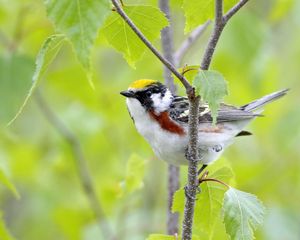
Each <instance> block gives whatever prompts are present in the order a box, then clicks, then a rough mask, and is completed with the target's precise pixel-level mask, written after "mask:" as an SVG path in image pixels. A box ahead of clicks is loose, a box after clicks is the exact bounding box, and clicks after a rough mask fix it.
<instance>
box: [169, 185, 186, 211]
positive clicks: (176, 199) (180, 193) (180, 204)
mask: <svg viewBox="0 0 300 240" xmlns="http://www.w3.org/2000/svg"><path fill="white" fill-rule="evenodd" d="M175 212H179V213H183V212H184V189H183V188H180V189H178V190H177V191H176V192H175V193H174V196H173V203H172V213H175Z"/></svg>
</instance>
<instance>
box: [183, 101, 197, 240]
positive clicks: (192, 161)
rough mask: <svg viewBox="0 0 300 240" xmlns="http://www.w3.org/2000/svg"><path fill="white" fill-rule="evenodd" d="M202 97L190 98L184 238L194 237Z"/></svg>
mask: <svg viewBox="0 0 300 240" xmlns="http://www.w3.org/2000/svg"><path fill="white" fill-rule="evenodd" d="M199 103H200V97H196V98H195V99H190V109H189V145H188V183H187V185H186V188H185V191H186V196H187V197H186V201H185V206H184V218H183V224H182V240H191V239H192V227H193V219H194V208H195V199H196V198H195V196H196V192H197V187H198V179H197V176H198V174H197V172H198V162H199V156H198V155H199V154H198V119H199Z"/></svg>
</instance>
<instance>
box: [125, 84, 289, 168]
mask: <svg viewBox="0 0 300 240" xmlns="http://www.w3.org/2000/svg"><path fill="white" fill-rule="evenodd" d="M287 91H288V89H285V90H281V91H278V92H274V93H271V94H269V95H266V96H264V97H262V98H260V99H258V100H255V101H253V102H251V103H249V104H246V105H243V106H241V107H234V106H231V105H227V104H221V105H220V109H219V111H218V116H217V123H216V124H215V125H214V124H212V116H211V112H210V109H209V106H208V104H207V103H204V102H201V104H200V107H199V135H198V138H199V157H200V160H199V163H201V164H203V166H207V165H208V164H211V163H212V162H214V161H215V160H217V159H218V158H219V157H220V155H221V154H222V153H223V152H224V149H225V148H226V147H228V146H229V145H230V144H231V143H232V142H233V140H234V138H235V137H238V136H245V135H251V133H250V132H248V131H244V130H243V129H244V127H245V126H246V125H247V124H248V123H250V122H251V120H253V119H254V118H256V117H259V116H261V112H262V110H261V107H263V106H264V105H265V104H267V103H270V102H272V101H274V100H276V99H278V98H280V97H282V96H284V95H285V94H286V93H287ZM121 94H122V95H123V96H125V97H126V103H127V107H128V111H129V114H130V116H131V118H132V119H133V121H134V124H135V126H136V128H137V130H138V132H139V133H140V134H141V135H142V136H143V137H144V138H145V139H146V140H147V141H148V142H149V144H150V145H151V147H152V149H153V150H154V153H155V154H156V156H157V157H158V158H160V159H162V160H165V161H167V162H168V163H170V164H173V165H182V164H188V160H187V159H186V157H185V154H186V150H187V146H188V119H189V101H188V99H187V97H180V96H174V95H173V94H172V93H171V92H170V90H169V89H168V88H167V87H166V86H165V85H163V84H162V83H160V82H158V81H155V80H150V79H141V80H137V81H135V82H133V83H132V84H131V85H130V86H129V88H128V90H126V91H122V92H121Z"/></svg>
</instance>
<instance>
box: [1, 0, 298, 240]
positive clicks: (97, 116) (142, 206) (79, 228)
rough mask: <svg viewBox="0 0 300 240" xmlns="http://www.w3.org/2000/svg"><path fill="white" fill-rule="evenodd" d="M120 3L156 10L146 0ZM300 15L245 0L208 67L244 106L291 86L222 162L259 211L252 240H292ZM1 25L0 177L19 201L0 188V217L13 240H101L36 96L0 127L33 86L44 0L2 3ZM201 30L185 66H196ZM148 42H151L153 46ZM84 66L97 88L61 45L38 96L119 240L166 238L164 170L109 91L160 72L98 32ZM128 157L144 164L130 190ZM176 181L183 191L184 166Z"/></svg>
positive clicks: (280, 4)
mask: <svg viewBox="0 0 300 240" xmlns="http://www.w3.org/2000/svg"><path fill="white" fill-rule="evenodd" d="M130 2H131V3H136V4H143V3H149V2H150V3H151V4H153V5H157V3H156V1H154V0H153V1H141V0H137V1H130ZM172 8H173V10H172V16H174V22H175V24H174V26H175V29H174V34H175V45H176V47H178V46H179V45H180V43H181V42H182V40H183V39H184V38H185V37H186V36H184V34H183V28H184V16H183V12H182V10H181V8H180V1H175V0H174V1H172ZM299 12H300V2H299V1H296V0H294V1H293V0H266V1H257V0H256V1H255V0H253V1H250V3H249V4H248V6H247V7H245V8H244V9H242V10H241V11H240V12H239V13H238V14H237V15H236V16H235V17H234V18H233V19H232V20H231V22H230V23H229V24H228V26H227V28H226V29H225V31H224V34H223V35H222V37H221V40H220V42H219V45H218V47H217V51H216V54H215V57H214V59H213V63H212V66H211V68H212V69H215V70H218V71H220V72H221V73H222V74H223V75H224V76H225V78H226V79H227V81H228V82H229V90H230V94H229V96H228V97H226V99H225V101H226V102H227V103H231V104H236V105H242V104H245V103H247V102H248V101H250V100H253V99H255V98H258V97H260V96H262V95H264V94H267V93H270V92H272V91H276V90H279V89H283V88H287V87H288V88H290V89H291V91H290V92H289V94H288V95H287V96H286V97H285V98H283V99H281V100H280V101H278V102H276V103H273V104H271V105H268V106H267V108H266V110H265V112H264V114H265V115H266V117H263V118H259V119H256V120H255V121H254V122H253V123H252V124H251V125H250V126H249V127H248V128H247V130H250V131H251V132H253V133H254V135H253V136H251V137H241V138H238V139H236V143H235V144H234V145H232V146H231V147H230V148H229V149H228V150H227V151H226V153H225V154H224V156H223V158H224V159H227V161H229V162H230V163H231V166H232V169H233V171H234V173H235V178H236V180H235V182H236V187H237V188H239V189H241V190H243V191H248V192H251V193H253V194H256V195H257V196H258V197H259V198H260V199H261V200H262V201H263V202H264V204H265V205H266V207H267V216H266V220H265V223H264V225H263V227H262V228H260V229H259V231H258V233H257V239H271V240H277V239H278V240H282V239H285V240H294V239H295V240H296V239H300V228H299V226H300V159H299V156H300V143H299V141H300V111H299V104H300V84H299V75H300V31H299V29H300V15H299ZM0 26H1V27H0V123H1V130H0V170H1V172H3V174H4V175H6V176H7V177H8V179H9V180H10V181H11V182H12V183H13V184H14V185H15V186H16V189H17V191H18V193H19V194H20V198H17V197H15V196H14V195H13V194H12V193H11V191H10V190H9V189H7V188H6V187H5V186H3V184H0V209H1V212H2V218H3V219H4V221H5V223H6V226H7V228H8V229H9V231H10V232H11V234H12V235H13V236H14V237H15V238H16V239H22V240H23V239H24V240H35V239H43V240H48V239H49V240H50V239H51V240H53V239H56V240H58V239H72V240H73V239H74V240H76V239H84V240H94V239H102V238H101V237H102V235H101V233H100V232H99V229H98V226H97V222H96V221H95V218H94V217H93V213H92V212H91V210H90V206H89V203H88V201H87V199H86V196H85V194H84V192H83V191H82V188H81V185H80V182H79V179H78V175H77V172H76V166H75V164H74V159H73V155H72V152H71V150H70V148H69V145H68V143H67V142H66V141H65V139H64V138H63V137H62V136H61V134H59V133H58V132H57V131H56V130H55V129H54V128H53V126H52V125H51V124H49V122H48V121H47V119H46V118H45V116H44V115H43V114H42V112H41V111H40V109H39V107H38V105H37V103H36V100H35V98H34V97H32V98H31V99H30V100H29V102H28V104H27V105H26V107H25V109H24V110H23V113H22V114H21V115H20V116H19V117H18V118H17V120H16V121H15V122H14V123H13V124H12V125H11V126H10V127H5V124H6V123H7V122H8V121H9V120H11V119H12V117H13V116H14V114H15V113H16V109H18V107H19V106H20V104H21V103H22V101H23V100H24V97H25V96H26V94H27V91H28V89H29V87H30V85H31V78H32V75H33V71H34V68H35V65H34V61H35V57H36V54H37V52H38V50H39V48H40V46H41V45H42V43H43V41H44V40H45V39H46V37H47V36H49V35H50V34H52V33H53V31H54V30H53V26H52V24H51V23H50V21H49V20H48V19H47V17H46V13H45V8H44V6H43V2H42V1H37V0H26V1H25V0H11V1H8V0H0ZM210 31H211V28H209V30H208V31H206V33H205V34H204V36H203V37H202V38H201V39H199V41H198V42H197V44H195V45H194V46H193V48H192V49H191V50H190V51H189V52H188V54H187V55H186V57H185V58H184V60H183V62H182V63H183V64H185V63H187V64H190V65H191V64H199V62H200V60H201V56H202V54H203V50H204V47H205V44H206V42H207V40H208V37H209V33H210ZM155 44H156V46H158V47H159V46H160V42H159V41H157V42H156V43H155ZM92 63H93V72H94V74H93V80H94V84H95V90H93V89H92V88H91V87H90V85H89V83H88V81H87V78H86V75H85V72H84V71H83V69H82V68H81V66H80V64H79V63H78V61H77V60H76V58H75V56H74V54H73V52H72V49H71V47H70V46H69V45H68V44H66V45H65V46H64V47H63V49H62V51H61V52H60V53H59V55H58V56H57V58H56V59H55V61H54V62H53V64H51V66H50V68H49V70H48V72H47V74H46V76H45V77H44V79H43V80H42V81H41V82H40V83H39V85H38V88H39V90H40V91H41V93H42V95H43V97H44V98H45V99H46V101H47V103H48V104H49V106H50V107H51V108H52V110H53V111H54V112H55V113H56V115H57V116H59V118H60V119H61V120H62V121H63V122H64V123H65V124H66V125H67V126H68V127H69V128H70V129H71V130H72V132H73V133H74V134H75V135H76V136H77V137H78V139H79V141H80V143H81V144H82V148H83V151H84V153H85V155H86V158H87V160H88V165H89V169H90V170H91V174H92V177H93V180H94V182H95V185H96V190H97V194H98V196H99V198H100V202H101V205H102V207H103V209H104V210H105V213H106V215H107V217H108V220H109V222H110V224H111V225H112V228H113V229H114V231H115V232H116V234H117V239H124V240H127V239H130V240H135V239H136V240H138V239H145V238H146V236H147V235H148V234H149V233H155V232H156V233H164V232H165V222H166V212H167V211H166V207H167V186H166V182H167V165H166V164H165V163H164V162H162V161H159V160H157V159H156V158H155V156H154V154H153V152H152V150H151V148H150V147H149V145H148V144H147V143H146V142H145V140H144V139H143V138H142V137H141V136H139V135H138V133H137V132H136V130H135V128H134V125H133V123H132V120H131V119H130V117H129V115H128V112H127V109H126V105H125V101H124V100H125V99H124V98H123V97H121V96H120V95H119V92H120V91H121V90H124V89H126V88H127V86H128V85H129V83H130V82H132V81H133V80H136V79H139V78H153V79H160V80H162V65H161V63H160V62H159V61H158V60H157V59H156V58H155V57H154V56H153V55H152V54H151V53H150V52H149V51H147V52H146V53H145V54H144V56H143V58H142V59H141V61H139V62H138V63H137V64H136V69H132V68H131V67H129V66H128V64H127V63H126V61H125V60H124V59H123V58H122V56H121V54H119V53H117V52H116V51H115V50H113V49H112V48H111V47H110V46H109V45H108V44H107V43H106V41H105V40H104V39H103V38H102V37H101V36H99V37H98V39H97V41H96V44H95V48H94V49H93V56H92ZM182 92H183V91H182ZM133 153H134V154H136V155H137V156H138V158H141V159H144V160H145V161H146V163H145V166H144V167H143V166H141V169H140V170H139V172H140V174H141V176H139V177H142V178H143V183H141V182H138V183H136V184H135V186H133V187H132V189H130V188H128V187H126V178H127V179H128V171H127V170H126V168H127V169H128V166H127V162H128V159H129V158H130V156H132V154H133ZM133 158H136V157H133ZM3 174H1V175H3ZM181 175H182V176H181V185H184V184H185V182H186V167H182V171H181ZM0 232H1V231H0ZM2 237H3V236H0V239H5V238H2ZM216 239H223V238H216Z"/></svg>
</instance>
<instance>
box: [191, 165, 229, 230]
mask: <svg viewBox="0 0 300 240" xmlns="http://www.w3.org/2000/svg"><path fill="white" fill-rule="evenodd" d="M208 177H209V178H215V179H218V180H221V181H223V182H225V183H229V181H230V180H231V179H232V178H233V172H232V170H231V169H230V168H229V167H222V168H220V169H219V170H217V171H215V172H214V173H213V174H210V175H209V176H208ZM226 190H227V188H226V187H225V186H223V185H221V184H220V183H216V182H203V183H202V184H201V194H199V195H198V196H197V198H198V200H197V202H196V207H195V218H194V219H195V228H198V229H199V230H200V231H204V232H207V233H209V234H210V233H211V231H212V230H213V227H214V224H215V221H216V219H217V218H218V217H220V213H221V209H222V200H223V199H224V193H225V191H226Z"/></svg>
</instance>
